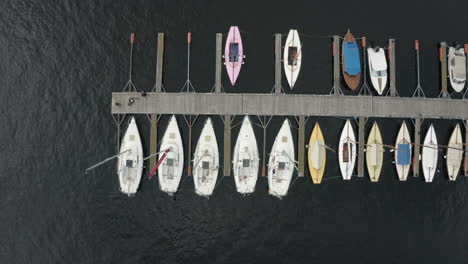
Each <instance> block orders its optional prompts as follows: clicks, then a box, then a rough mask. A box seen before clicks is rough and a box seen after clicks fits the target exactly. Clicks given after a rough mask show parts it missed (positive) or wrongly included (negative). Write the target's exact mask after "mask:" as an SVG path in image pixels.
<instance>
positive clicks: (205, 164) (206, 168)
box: [202, 161, 210, 170]
mask: <svg viewBox="0 0 468 264" xmlns="http://www.w3.org/2000/svg"><path fill="white" fill-rule="evenodd" d="M202 169H204V170H208V169H210V163H209V162H208V161H203V162H202Z"/></svg>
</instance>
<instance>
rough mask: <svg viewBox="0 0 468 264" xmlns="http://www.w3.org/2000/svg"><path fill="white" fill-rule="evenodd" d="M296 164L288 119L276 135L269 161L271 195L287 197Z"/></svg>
mask: <svg viewBox="0 0 468 264" xmlns="http://www.w3.org/2000/svg"><path fill="white" fill-rule="evenodd" d="M294 163H295V160H294V143H293V138H292V134H291V128H290V124H289V120H288V119H286V120H284V122H283V125H282V126H281V129H280V131H279V132H278V135H276V139H275V142H274V143H273V147H272V148H271V153H270V158H269V161H268V187H269V193H270V194H271V195H273V196H276V197H278V198H281V197H283V196H286V194H287V193H288V189H289V184H290V183H291V178H292V174H293V172H294V167H295V164H294Z"/></svg>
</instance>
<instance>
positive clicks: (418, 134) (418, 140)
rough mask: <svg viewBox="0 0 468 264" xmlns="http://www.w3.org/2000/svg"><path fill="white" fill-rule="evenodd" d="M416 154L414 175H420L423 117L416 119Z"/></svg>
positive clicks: (414, 157)
mask: <svg viewBox="0 0 468 264" xmlns="http://www.w3.org/2000/svg"><path fill="white" fill-rule="evenodd" d="M413 152H414V156H413V176H414V177H419V156H420V153H421V119H420V118H415V119H414V151H413Z"/></svg>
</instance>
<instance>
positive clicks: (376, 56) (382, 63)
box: [367, 47, 387, 95]
mask: <svg viewBox="0 0 468 264" xmlns="http://www.w3.org/2000/svg"><path fill="white" fill-rule="evenodd" d="M367 55H368V57H369V73H370V77H371V81H372V86H374V89H375V90H376V91H377V93H378V94H379V95H382V93H383V91H384V90H385V86H386V85H387V60H386V59H385V52H384V50H383V49H382V48H379V47H377V48H375V49H374V48H368V49H367Z"/></svg>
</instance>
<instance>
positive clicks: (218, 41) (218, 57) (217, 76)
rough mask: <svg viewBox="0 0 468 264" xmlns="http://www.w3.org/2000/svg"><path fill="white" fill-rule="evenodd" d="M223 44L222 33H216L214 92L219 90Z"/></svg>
mask: <svg viewBox="0 0 468 264" xmlns="http://www.w3.org/2000/svg"><path fill="white" fill-rule="evenodd" d="M222 44H223V34H221V33H216V71H215V92H216V93H220V92H221V50H222V48H221V46H222Z"/></svg>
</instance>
